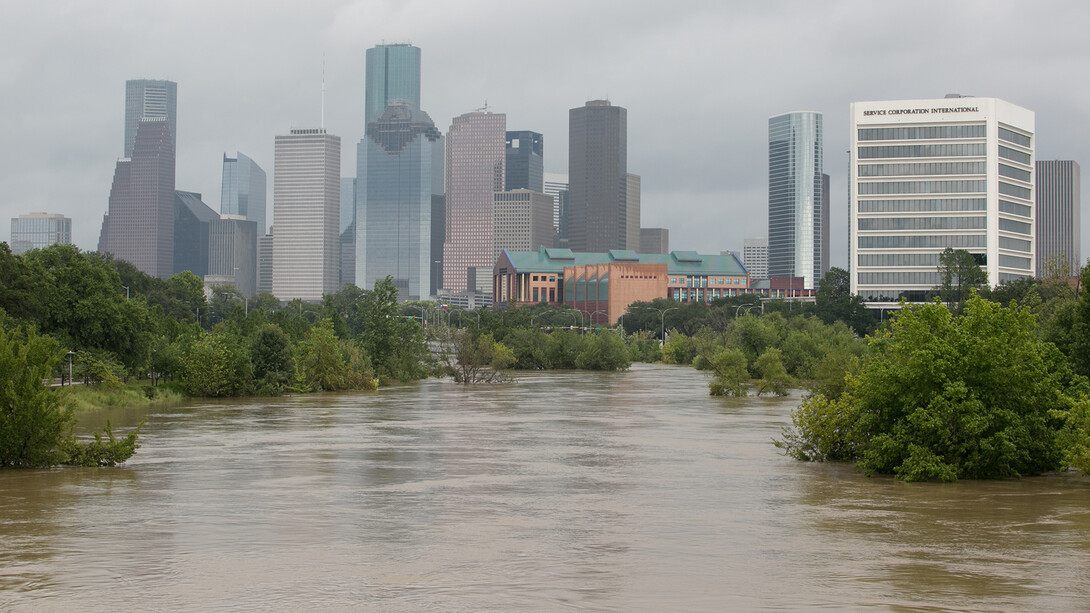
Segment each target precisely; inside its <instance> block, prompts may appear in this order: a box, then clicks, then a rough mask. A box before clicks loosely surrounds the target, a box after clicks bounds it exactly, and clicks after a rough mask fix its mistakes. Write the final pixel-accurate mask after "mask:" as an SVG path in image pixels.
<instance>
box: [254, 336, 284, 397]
mask: <svg viewBox="0 0 1090 613" xmlns="http://www.w3.org/2000/svg"><path fill="white" fill-rule="evenodd" d="M250 360H251V361H252V362H253V365H254V378H255V379H256V380H257V381H258V382H259V384H260V385H261V387H263V388H265V389H268V390H269V391H273V392H275V391H280V390H282V389H284V387H285V386H286V385H287V384H288V382H289V381H290V380H291V375H292V373H293V372H295V361H294V359H293V357H292V352H291V340H290V339H289V338H288V335H287V334H284V331H283V330H281V329H280V326H277V325H276V324H265V325H263V326H261V327H260V328H258V330H257V332H256V333H255V334H254V336H253V339H252V340H251V341H250Z"/></svg>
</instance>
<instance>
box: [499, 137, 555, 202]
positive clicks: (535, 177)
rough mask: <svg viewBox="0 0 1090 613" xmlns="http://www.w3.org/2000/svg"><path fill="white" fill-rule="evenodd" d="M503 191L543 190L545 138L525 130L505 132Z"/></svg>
mask: <svg viewBox="0 0 1090 613" xmlns="http://www.w3.org/2000/svg"><path fill="white" fill-rule="evenodd" d="M506 155H507V168H506V170H505V172H506V173H507V177H506V180H505V184H504V190H505V191H512V190H516V189H528V190H530V191H532V192H544V190H545V157H544V156H545V138H544V137H543V136H541V135H540V134H538V133H537V132H529V131H526V130H522V131H518V132H508V133H507V148H506Z"/></svg>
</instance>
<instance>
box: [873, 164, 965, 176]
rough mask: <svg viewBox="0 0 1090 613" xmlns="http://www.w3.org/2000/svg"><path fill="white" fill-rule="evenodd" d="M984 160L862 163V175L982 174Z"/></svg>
mask: <svg viewBox="0 0 1090 613" xmlns="http://www.w3.org/2000/svg"><path fill="white" fill-rule="evenodd" d="M984 172H985V171H984V162H918V163H915V164H909V163H903V164H860V165H859V176H860V177H905V176H912V175H982V174H984Z"/></svg>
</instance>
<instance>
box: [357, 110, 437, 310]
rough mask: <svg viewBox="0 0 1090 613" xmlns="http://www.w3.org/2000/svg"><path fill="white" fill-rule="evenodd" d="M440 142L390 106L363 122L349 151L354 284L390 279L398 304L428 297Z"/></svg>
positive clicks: (427, 124)
mask: <svg viewBox="0 0 1090 613" xmlns="http://www.w3.org/2000/svg"><path fill="white" fill-rule="evenodd" d="M442 146H443V135H442V134H441V133H440V132H439V130H438V129H437V128H436V127H435V123H434V122H432V120H431V117H429V116H428V114H427V113H425V112H424V111H421V110H419V109H418V108H416V106H415V105H413V104H411V103H407V102H401V101H393V102H391V103H390V104H389V105H388V106H387V107H386V109H385V110H383V111H382V113H381V114H380V115H379V116H378V117H377V118H375V119H373V120H372V121H370V122H368V123H367V131H366V134H365V136H364V137H363V139H361V140H360V143H359V147H358V149H357V154H356V160H357V180H356V181H357V183H356V184H357V187H358V191H359V194H358V196H357V199H356V206H357V210H356V219H357V220H358V221H359V225H358V228H359V231H358V233H357V242H356V279H355V284H356V285H357V286H359V287H361V288H364V289H370V288H372V287H374V285H375V282H376V281H381V280H382V279H385V278H386V277H387V276H390V277H393V279H394V285H395V286H396V287H397V291H398V297H399V299H400V300H427V298H428V297H429V296H430V295H431V274H432V269H433V266H432V261H433V259H434V258H432V257H431V256H432V246H431V234H432V218H431V215H432V196H433V189H432V187H433V180H432V179H433V178H432V175H433V173H435V172H442V167H441V165H440V167H439V168H435V167H434V165H433V164H434V162H435V160H436V151H435V150H436V149H438V148H441V147H442Z"/></svg>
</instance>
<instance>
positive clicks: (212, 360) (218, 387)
mask: <svg viewBox="0 0 1090 613" xmlns="http://www.w3.org/2000/svg"><path fill="white" fill-rule="evenodd" d="M252 381H253V366H252V365H251V363H250V356H249V353H248V352H247V350H246V348H245V346H243V345H242V343H241V341H240V339H237V338H235V337H233V336H231V335H228V334H224V333H211V334H202V335H201V336H200V337H199V338H198V339H197V340H196V341H194V342H193V344H192V345H190V346H189V347H188V348H187V349H186V352H185V355H184V356H183V357H182V383H183V385H184V387H185V391H186V393H188V394H189V395H191V396H199V397H207V398H216V397H222V396H240V395H242V394H245V393H247V392H248V391H249V389H250V385H251V383H252Z"/></svg>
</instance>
